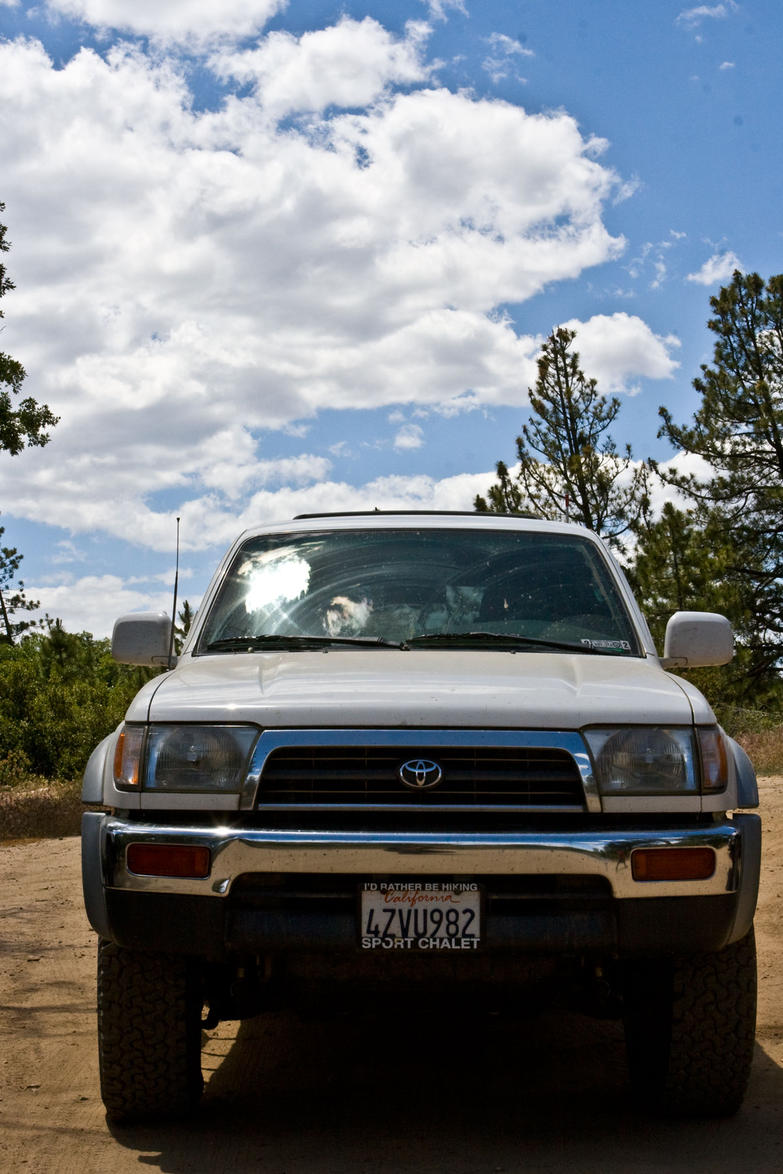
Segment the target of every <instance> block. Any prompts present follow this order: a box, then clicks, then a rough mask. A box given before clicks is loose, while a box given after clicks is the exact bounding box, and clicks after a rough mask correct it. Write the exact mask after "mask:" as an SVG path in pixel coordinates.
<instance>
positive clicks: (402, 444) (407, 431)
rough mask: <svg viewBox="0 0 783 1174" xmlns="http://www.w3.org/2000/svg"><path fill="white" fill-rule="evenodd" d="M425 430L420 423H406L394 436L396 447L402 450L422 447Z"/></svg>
mask: <svg viewBox="0 0 783 1174" xmlns="http://www.w3.org/2000/svg"><path fill="white" fill-rule="evenodd" d="M423 444H424V432H423V430H422V429H421V428H420V427H419V425H418V424H404V425H403V426H402V428H400V429H399V431H398V432H397V435H396V436H395V437H394V447H395V448H396V449H400V450H402V451H407V450H410V449H415V448H421V446H422V445H423Z"/></svg>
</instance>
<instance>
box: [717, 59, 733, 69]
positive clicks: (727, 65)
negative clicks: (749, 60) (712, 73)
mask: <svg viewBox="0 0 783 1174" xmlns="http://www.w3.org/2000/svg"><path fill="white" fill-rule="evenodd" d="M735 68H736V65H735V63H734V62H733V61H721V63H720V65H719V66H718V69H720V70H727V69H735Z"/></svg>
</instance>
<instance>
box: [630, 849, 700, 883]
mask: <svg viewBox="0 0 783 1174" xmlns="http://www.w3.org/2000/svg"><path fill="white" fill-rule="evenodd" d="M631 872H632V874H633V879H634V880H636V881H688V880H707V878H708V877H711V876H712V874H713V873H714V872H715V852H714V851H713V849H712V848H637V849H636V851H635V852H633V853H632V854H631Z"/></svg>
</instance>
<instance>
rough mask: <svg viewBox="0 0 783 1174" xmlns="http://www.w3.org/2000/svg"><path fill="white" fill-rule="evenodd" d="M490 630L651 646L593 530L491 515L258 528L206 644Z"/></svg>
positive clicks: (435, 638) (602, 646)
mask: <svg viewBox="0 0 783 1174" xmlns="http://www.w3.org/2000/svg"><path fill="white" fill-rule="evenodd" d="M479 634H481V635H482V636H483V637H486V638H488V637H491V636H497V637H498V640H497V643H498V646H508V645H509V643H513V640H512V639H510V638H514V637H521V638H528V639H530V648H531V649H534V648H535V647H537V646H538V647H541V648H546V646H547V644H548V643H550V644H552V645H554V646H560V647H562V646H563V645H565V646H566V647H568V646H572V645H573V646H575V650H576V651H580V650H584V651H601V652H606V653H610V654H619V655H637V656H638V655H639V647H638V641H637V638H636V636H635V634H634V631H633V628H632V626H631V622H630V619H629V617H628V615H627V612H626V610H625V607H624V605H623V602H622V599H621V597H620V594H619V592H618V589H617V587H616V585H615V582H614V580H613V578H612V576H611V574H610V572H609V569H608V568H607V566H606V564H605V562H604V561H603V559H602V558H601V556H600V554H599V552H598V551H597V550H596V549H595V548H594V546H593V544H592V543H591V542H589V541H588V540H586V539H584V538H582V537H580V536H579V535H569V534H547V533H536V532H532V531H527V532H526V531H515V530H490V529H488V528H485V527H482V528H481V529H480V530H479V529H462V528H460V529H443V530H435V529H415V528H411V529H405V530H392V529H370V530H324V531H321V532H312V531H310V532H307V533H291V534H284V535H280V534H276V535H264V536H261V537H257V538H253V539H251V540H250V541H248V542H247V543H246V544H245V545H244V546H243V547H242V549H241V550H240V551H239V553H238V554H237V556H236V558H235V559H234V562H233V564H232V566H231V567H230V568H229V572H228V574H227V576H226V578H225V580H224V581H223V584H222V585H221V588H220V590H219V592H218V595H217V596H216V598H215V600H214V603H213V604H212V607H211V609H210V612H209V616H208V618H207V622H206V624H205V627H204V631H203V632H202V635H201V639H200V642H199V649H198V650H199V651H200V652H205V651H210V650H212V651H218V650H220V651H226V650H227V649H235V650H237V651H238V650H241V649H243V648H245V649H256V648H258V647H261V648H262V647H263V646H264V642H265V641H266V643H267V645H269V640H268V638H269V637H276V638H277V640H278V641H279V642H280V643H284V642H285V639H286V638H297V639H291V640H290V643H291V645H292V647H296V646H298V647H303V648H306V647H313V646H314V644H315V642H316V641H322V642H324V643H328V642H329V641H330V640H333V641H334V643H335V644H337V643H344V644H345V646H346V647H361V646H362V645H363V644H365V643H366V644H368V645H372V644H377V645H378V646H379V647H380V646H383V645H384V644H390V645H392V646H397V647H399V646H400V645H401V644H407V642H409V641H410V642H411V645H410V646H411V647H415V646H419V645H420V646H421V647H426V646H427V645H428V644H429V645H431V646H433V647H448V646H449V644H450V643H453V644H454V645H455V646H457V645H459V644H460V642H462V646H463V647H481V646H482V645H483V646H486V644H487V643H491V640H488V639H484V640H482V639H476V637H477V636H478V635H479ZM303 637H305V638H309V641H308V639H304V640H303V639H302V638H303ZM449 637H450V638H451V639H449ZM254 641H255V642H256V643H254ZM536 642H538V644H536ZM269 646H271V645H269ZM526 647H527V646H526Z"/></svg>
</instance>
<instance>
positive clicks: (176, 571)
mask: <svg viewBox="0 0 783 1174" xmlns="http://www.w3.org/2000/svg"><path fill="white" fill-rule="evenodd" d="M178 586H179V518H177V560H176V564H175V569H174V605H173V607H172V609H171V634H170V636H169V668H171V659H172V656H173V654H174V625H175V624H176V622H177V587H178Z"/></svg>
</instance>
